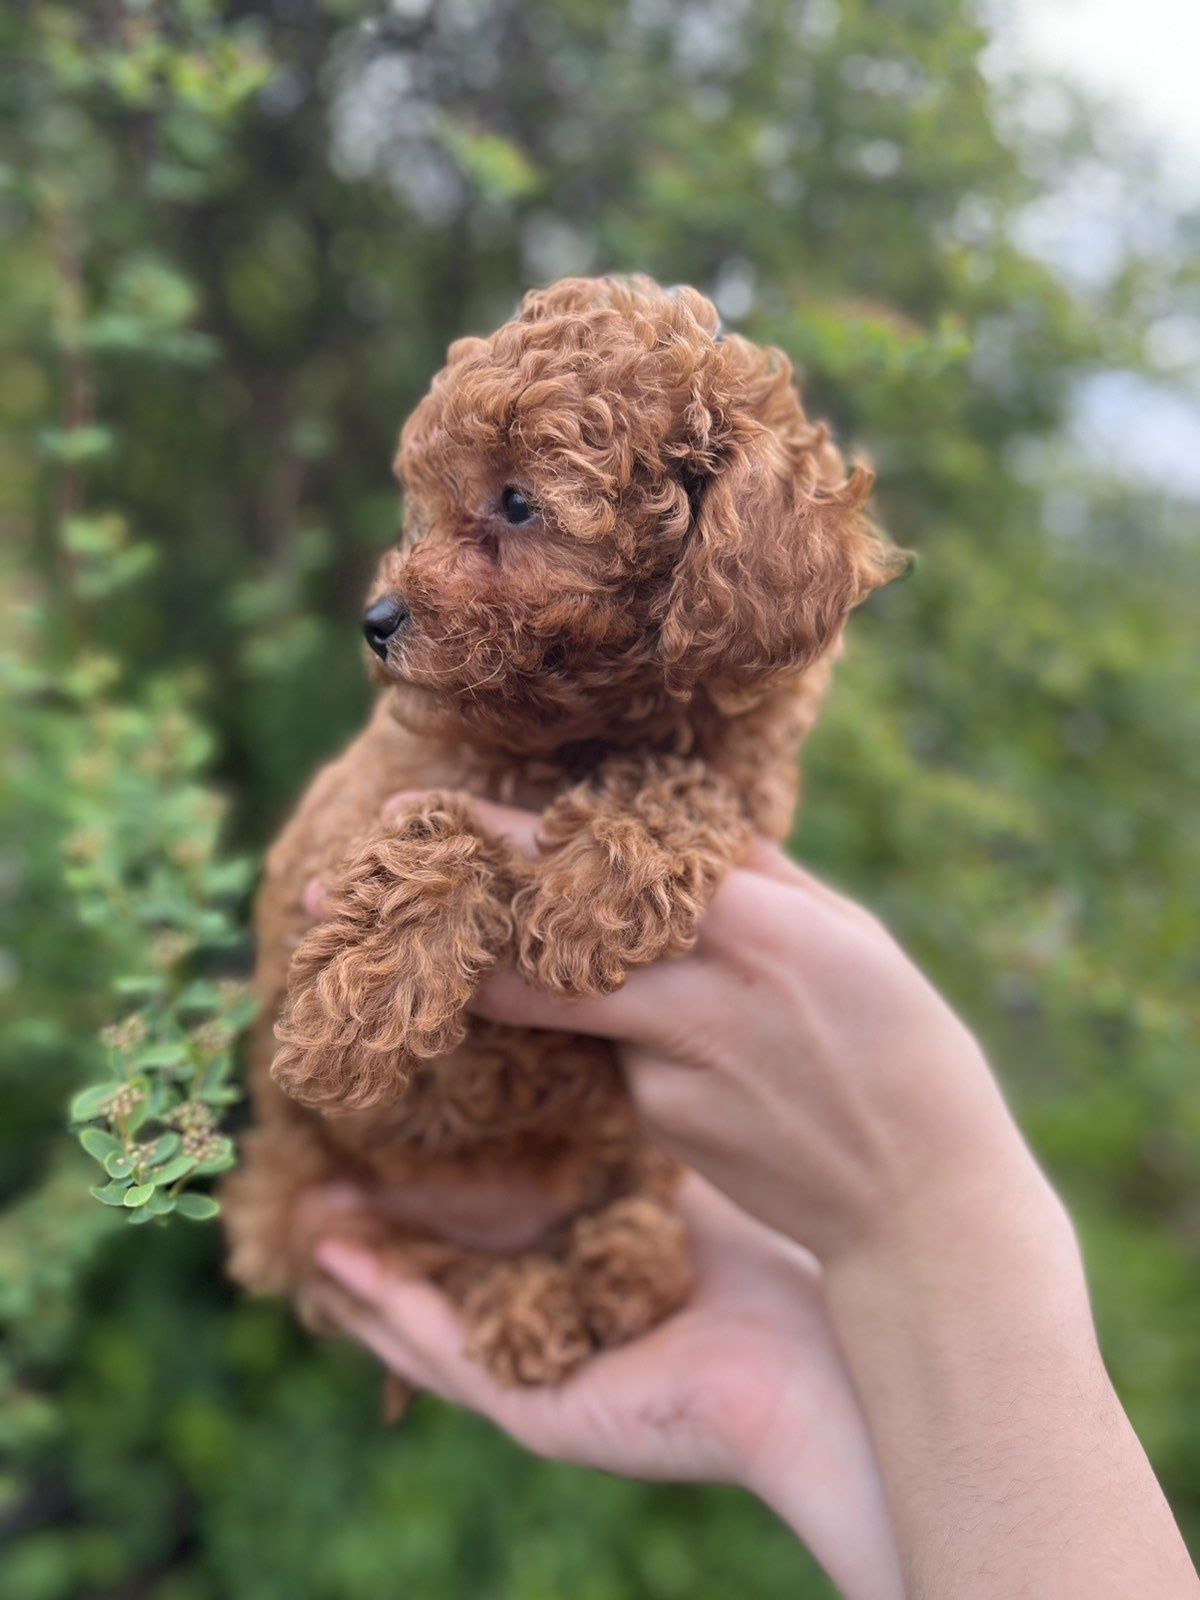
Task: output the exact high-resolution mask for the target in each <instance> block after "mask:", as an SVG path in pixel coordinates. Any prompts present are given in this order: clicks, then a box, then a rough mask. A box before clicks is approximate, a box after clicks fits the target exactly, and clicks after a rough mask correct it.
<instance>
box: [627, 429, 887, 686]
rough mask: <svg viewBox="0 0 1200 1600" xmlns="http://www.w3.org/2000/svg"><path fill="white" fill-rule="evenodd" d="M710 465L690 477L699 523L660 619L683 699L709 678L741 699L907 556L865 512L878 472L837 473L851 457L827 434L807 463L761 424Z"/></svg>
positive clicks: (818, 649) (670, 673)
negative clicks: (889, 542) (844, 457)
mask: <svg viewBox="0 0 1200 1600" xmlns="http://www.w3.org/2000/svg"><path fill="white" fill-rule="evenodd" d="M708 460H709V462H710V463H711V466H710V469H709V470H708V471H707V472H706V473H703V474H702V475H701V476H699V477H697V478H693V479H692V480H691V481H690V482H689V484H688V488H689V498H690V500H691V503H692V507H693V511H692V521H691V526H690V527H689V529H688V532H687V534H686V536H685V538H684V542H683V546H682V549H681V551H680V554H679V557H678V559H677V561H676V564H675V568H674V571H673V573H672V576H671V579H670V581H669V584H668V587H667V589H666V592H665V594H664V597H663V605H662V617H661V623H660V633H659V648H660V652H661V658H662V662H663V666H664V669H665V673H666V678H667V684H668V687H669V689H670V690H671V692H672V693H673V694H675V695H677V696H679V697H680V698H682V699H686V698H688V697H689V696H690V695H691V693H692V692H693V690H694V689H695V688H696V686H697V685H698V684H699V683H701V682H704V683H706V685H708V686H709V687H710V688H713V689H716V690H717V691H718V692H721V691H723V692H725V693H729V692H732V693H733V695H734V696H737V695H738V694H740V693H743V692H745V691H746V690H748V689H750V688H752V687H753V685H754V684H755V683H757V682H760V681H761V680H763V679H764V678H768V677H770V676H772V675H773V674H775V673H780V672H786V671H790V670H795V669H798V668H801V667H804V666H806V665H808V663H809V662H811V661H814V660H816V658H817V657H818V656H820V655H822V654H823V653H824V652H825V651H826V650H827V649H829V647H830V646H831V645H832V644H834V643H835V641H836V639H837V637H838V634H839V633H840V631H841V628H842V624H843V623H844V622H845V620H846V617H847V616H848V614H849V613H850V611H852V610H853V608H854V607H855V606H856V605H858V604H859V603H860V601H862V600H865V599H866V597H867V595H869V594H870V593H871V591H872V590H873V589H876V588H878V587H879V586H880V585H881V584H884V583H887V582H888V581H889V580H890V579H891V578H893V577H895V576H897V574H898V572H899V571H900V570H902V568H903V565H904V559H905V558H904V557H903V555H902V554H901V553H900V552H898V551H895V550H893V549H891V548H890V547H889V546H888V545H887V544H886V543H885V542H884V541H883V540H882V538H881V537H880V536H879V534H878V533H877V532H876V531H875V529H874V528H873V527H872V525H871V523H870V521H869V520H868V518H867V516H866V514H865V512H864V509H863V506H864V502H865V501H866V498H867V496H868V494H869V493H870V490H871V485H872V482H873V481H874V480H873V475H872V473H871V472H870V471H868V470H867V469H865V468H856V469H855V470H854V471H853V472H852V473H851V474H850V476H849V477H845V476H843V475H842V473H841V472H840V470H835V471H830V470H829V469H830V466H831V464H836V467H837V468H839V469H840V464H841V462H840V457H839V456H838V455H837V453H836V451H834V450H833V447H832V446H831V445H829V444H828V443H827V441H826V440H825V437H824V434H823V431H821V430H815V429H814V430H812V448H811V450H810V451H808V452H806V453H804V454H802V455H801V456H800V457H799V458H797V457H796V455H795V454H794V452H789V451H788V450H786V449H784V447H783V445H782V444H781V441H780V440H779V438H778V437H777V436H776V434H775V432H774V431H773V430H772V429H771V428H769V427H767V426H765V425H757V424H755V425H753V426H751V427H750V428H746V429H742V430H739V437H738V438H736V439H735V440H732V441H730V442H727V443H726V444H725V445H724V446H723V447H722V448H721V449H720V451H719V452H718V453H717V455H716V459H715V461H714V459H713V455H712V453H711V452H709V453H708Z"/></svg>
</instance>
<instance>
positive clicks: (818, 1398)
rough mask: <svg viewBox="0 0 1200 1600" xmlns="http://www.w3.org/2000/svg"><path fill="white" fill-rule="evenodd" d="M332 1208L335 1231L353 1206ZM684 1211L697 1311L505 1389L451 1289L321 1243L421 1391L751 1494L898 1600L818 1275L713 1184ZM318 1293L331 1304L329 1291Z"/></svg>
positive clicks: (557, 1445)
mask: <svg viewBox="0 0 1200 1600" xmlns="http://www.w3.org/2000/svg"><path fill="white" fill-rule="evenodd" d="M397 1200H399V1197H397ZM324 1203H325V1205H326V1208H327V1212H328V1216H327V1220H328V1221H329V1222H334V1221H336V1217H337V1216H338V1215H339V1214H340V1212H341V1211H342V1210H344V1207H345V1204H346V1197H345V1196H344V1195H338V1196H330V1197H328V1198H327V1199H326V1201H325V1202H324ZM321 1206H322V1196H321V1194H320V1192H318V1193H317V1194H315V1195H313V1196H310V1197H309V1198H308V1200H307V1201H306V1210H307V1212H308V1218H309V1225H310V1226H312V1227H313V1228H314V1229H315V1230H317V1231H318V1232H319V1231H320V1227H321ZM681 1210H682V1212H683V1215H684V1216H685V1218H686V1220H687V1222H688V1225H689V1228H690V1231H691V1233H692V1243H693V1252H694V1260H695V1266H696V1271H697V1283H696V1289H695V1292H694V1294H693V1297H692V1299H691V1300H690V1301H689V1303H688V1305H687V1306H686V1307H685V1308H684V1309H683V1310H682V1311H680V1312H678V1313H677V1314H676V1315H675V1316H673V1317H671V1318H670V1319H669V1320H668V1321H666V1322H664V1323H662V1324H660V1325H659V1327H657V1328H655V1329H653V1330H652V1331H651V1332H649V1333H647V1334H645V1335H643V1336H642V1337H641V1338H639V1339H637V1340H635V1341H634V1342H633V1343H631V1344H628V1345H624V1346H620V1347H618V1348H616V1349H613V1350H608V1351H605V1352H603V1353H602V1354H599V1355H597V1356H595V1357H594V1358H593V1359H592V1360H591V1361H589V1362H588V1363H587V1365H586V1366H585V1367H584V1368H583V1370H582V1371H581V1372H579V1373H578V1374H576V1375H575V1376H573V1377H571V1378H569V1379H568V1380H567V1381H566V1382H565V1383H563V1384H562V1385H560V1386H558V1387H554V1388H537V1389H509V1388H503V1387H501V1386H500V1385H499V1384H498V1383H496V1382H495V1380H494V1379H492V1378H491V1377H490V1376H489V1375H488V1374H487V1373H486V1372H485V1371H484V1369H483V1368H482V1367H480V1366H479V1365H477V1364H476V1363H475V1362H474V1361H471V1360H469V1359H468V1358H467V1357H466V1356H465V1355H464V1354H463V1353H462V1345H463V1339H462V1332H461V1329H460V1327H459V1325H458V1321H457V1317H456V1315H455V1312H454V1310H453V1308H452V1307H451V1305H450V1304H449V1302H448V1301H447V1300H446V1299H445V1297H444V1296H443V1295H441V1294H440V1293H439V1292H438V1291H437V1290H436V1289H434V1288H432V1287H431V1286H430V1285H428V1284H427V1283H423V1282H417V1281H414V1280H412V1279H406V1278H402V1277H399V1276H397V1275H396V1274H395V1273H393V1272H389V1271H388V1269H387V1268H386V1267H385V1266H384V1265H383V1264H382V1263H381V1262H380V1261H378V1260H377V1259H376V1258H375V1257H374V1256H372V1255H371V1254H370V1253H369V1252H367V1251H365V1250H364V1249H362V1248H361V1247H357V1246H350V1245H348V1244H346V1243H345V1242H344V1241H342V1240H339V1239H335V1238H328V1239H326V1240H325V1242H324V1243H323V1244H321V1245H319V1246H318V1247H317V1251H316V1257H317V1260H318V1262H319V1264H320V1266H321V1268H322V1269H323V1271H324V1272H325V1273H326V1274H327V1275H328V1283H327V1285H326V1288H325V1292H324V1299H323V1304H324V1309H325V1312H326V1315H327V1316H328V1317H330V1318H331V1319H332V1320H333V1321H335V1322H336V1323H338V1324H339V1325H340V1326H341V1327H342V1328H343V1329H344V1330H345V1332H346V1333H347V1334H349V1335H350V1336H351V1337H352V1338H354V1339H356V1340H358V1342H359V1343H361V1344H363V1345H365V1346H366V1347H367V1348H368V1349H370V1350H372V1351H374V1353H375V1354H376V1355H377V1356H378V1357H379V1358H380V1359H381V1360H382V1361H383V1362H384V1363H385V1365H386V1366H388V1367H389V1368H390V1369H391V1370H392V1371H393V1372H395V1373H398V1374H399V1375H400V1376H401V1377H402V1378H404V1379H405V1380H406V1381H407V1382H409V1383H411V1384H413V1385H414V1386H416V1387H418V1388H421V1389H425V1390H429V1391H431V1392H432V1393H434V1394H437V1395H440V1396H441V1397H442V1398H443V1399H446V1400H451V1401H453V1402H455V1403H456V1404H458V1405H463V1406H467V1407H469V1408H470V1409H471V1410H473V1411H477V1412H480V1413H481V1414H482V1415H484V1416H486V1417H488V1418H490V1419H491V1421H493V1422H495V1423H496V1424H497V1425H498V1426H500V1427H502V1428H503V1429H505V1431H506V1432H508V1433H510V1434H511V1435H512V1436H513V1437H514V1438H515V1439H517V1440H518V1441H519V1442H520V1443H522V1444H524V1445H525V1446H526V1447H527V1448H528V1449H530V1450H533V1451H535V1452H536V1453H537V1454H539V1455H542V1456H547V1457H550V1458H552V1459H555V1460H560V1461H571V1462H575V1463H578V1464H580V1465H586V1466H592V1467H598V1468H601V1469H602V1470H604V1471H607V1472H617V1473H621V1474H622V1475H624V1476H627V1477H636V1478H668V1479H673V1480H676V1481H680V1480H690V1481H697V1482H724V1483H735V1484H740V1485H742V1486H743V1487H745V1488H747V1489H750V1490H751V1491H752V1492H754V1493H757V1494H758V1495H759V1496H760V1497H761V1498H762V1499H764V1500H765V1501H766V1502H767V1503H768V1504H770V1505H771V1506H773V1507H774V1509H775V1510H776V1511H777V1512H778V1513H779V1514H780V1515H781V1516H782V1517H783V1518H784V1519H785V1520H786V1521H787V1522H788V1523H789V1524H790V1525H791V1526H792V1528H793V1529H794V1530H795V1532H796V1533H797V1535H798V1536H799V1537H800V1538H801V1539H802V1540H803V1541H804V1543H805V1544H806V1545H807V1546H808V1547H809V1549H810V1550H811V1551H812V1553H813V1555H814V1556H815V1558H816V1559H817V1560H818V1561H819V1562H821V1564H822V1565H823V1566H824V1567H825V1569H826V1571H827V1572H828V1573H829V1574H830V1576H831V1578H832V1579H833V1581H834V1582H835V1583H836V1584H838V1585H839V1587H840V1588H841V1590H842V1592H843V1593H844V1594H846V1595H847V1596H850V1597H860V1596H861V1597H869V1600H875V1597H894V1596H899V1595H900V1594H901V1593H902V1589H901V1586H900V1579H899V1569H898V1565H897V1560H896V1554H895V1547H894V1543H893V1540H892V1535H891V1531H890V1528H889V1525H888V1521H887V1513H886V1509H885V1506H884V1499H883V1490H882V1486H881V1484H880V1478H879V1472H878V1469H877V1467H876V1464H875V1459H874V1455H873V1453H872V1449H871V1444H870V1440H869V1437H868V1435H867V1430H866V1425H865V1423H864V1421H863V1417H862V1412H861V1410H860V1408H859V1405H858V1401H857V1399H856V1397H855V1393H854V1388H853V1385H852V1383H851V1381H850V1378H849V1375H848V1373H847V1371H846V1367H845V1363H844V1362H843V1360H842V1356H841V1353H840V1351H839V1349H838V1346H837V1341H836V1339H835V1338H834V1335H833V1332H832V1329H831V1328H830V1325H829V1320H828V1317H827V1315H826V1311H825V1305H824V1298H823V1292H822V1283H821V1274H820V1270H819V1268H818V1267H817V1266H816V1263H815V1262H814V1261H813V1259H812V1258H811V1256H809V1255H808V1254H807V1253H806V1252H805V1251H803V1250H801V1249H799V1248H798V1247H797V1246H795V1245H793V1244H791V1243H790V1242H789V1241H787V1240H784V1239H782V1238H780V1237H779V1236H778V1235H777V1234H773V1233H772V1232H770V1230H768V1229H766V1228H764V1227H762V1226H761V1225H760V1224H758V1223H755V1222H753V1221H751V1220H750V1219H749V1218H747V1217H745V1216H743V1215H741V1214H740V1213H739V1212H738V1211H737V1210H736V1209H735V1208H734V1207H733V1206H731V1205H730V1204H729V1202H728V1201H726V1200H725V1199H723V1198H722V1197H721V1196H720V1195H718V1194H717V1193H716V1192H715V1191H714V1190H713V1189H712V1188H711V1187H710V1186H708V1185H707V1184H705V1183H703V1182H702V1181H701V1180H700V1179H698V1178H695V1177H689V1178H688V1180H687V1181H686V1183H685V1185H684V1188H683V1191H682V1194H681ZM329 1285H333V1286H335V1288H333V1289H331V1288H330V1287H329ZM314 1292H315V1294H316V1295H317V1297H318V1299H319V1300H320V1299H321V1297H322V1288H321V1286H320V1284H318V1286H317V1287H316V1289H315V1291H314Z"/></svg>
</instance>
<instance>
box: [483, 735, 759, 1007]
mask: <svg viewBox="0 0 1200 1600" xmlns="http://www.w3.org/2000/svg"><path fill="white" fill-rule="evenodd" d="M748 841H749V826H748V823H747V820H746V816H745V812H744V810H743V807H742V805H741V802H740V801H739V799H738V797H737V795H736V793H735V792H734V790H733V789H732V787H731V786H730V785H729V784H728V783H727V782H726V780H724V779H723V778H721V777H719V776H718V775H716V774H714V773H713V772H711V771H710V770H709V769H708V768H707V767H706V766H705V765H704V764H703V763H702V762H700V761H685V760H683V759H681V758H678V757H662V758H656V759H654V760H650V761H638V760H636V759H633V758H620V759H615V760H612V761H609V762H606V763H605V764H604V766H602V767H601V769H600V772H599V774H598V775H597V778H596V780H595V781H594V782H589V783H585V784H580V785H579V786H578V787H576V788H574V789H571V790H569V791H568V792H567V793H566V794H564V795H562V796H561V797H560V798H559V799H558V800H557V801H555V803H554V804H553V805H552V806H551V807H550V808H549V810H548V811H547V812H546V813H545V815H544V817H543V819H542V832H541V844H542V850H543V859H542V861H541V862H540V863H538V864H536V865H535V867H534V871H533V875H532V877H531V878H530V880H529V882H528V883H527V885H526V886H525V887H524V888H523V889H522V890H521V891H520V892H519V893H518V895H517V896H516V899H515V901H514V907H513V909H514V913H515V915H516V920H517V929H518V934H517V939H518V944H517V955H518V965H519V966H520V969H521V971H522V972H523V973H524V974H525V976H526V977H527V978H528V979H529V980H530V982H531V983H533V984H535V985H536V986H537V987H538V988H541V989H547V990H549V991H551V992H552V993H558V994H563V995H595V994H607V993H609V992H610V991H611V990H613V989H617V988H619V987H620V985H621V984H622V983H623V982H624V981H625V975H626V973H627V972H628V971H629V969H630V968H631V967H639V966H645V965H647V964H648V963H649V962H651V961H656V960H658V958H659V957H660V956H664V955H673V954H677V953H679V952H681V951H684V950H687V949H689V948H690V947H691V945H692V944H693V942H694V941H695V937H696V929H697V926H698V924H699V921H700V917H701V914H702V913H703V911H704V910H705V908H706V906H707V905H708V903H709V901H710V900H711V898H712V896H713V894H714V892H715V891H716V888H717V885H718V884H719V883H720V881H721V879H722V877H723V876H724V874H725V872H726V870H727V869H728V867H729V866H730V865H731V864H732V863H733V862H734V861H735V860H736V859H737V858H738V857H739V855H740V854H741V853H742V852H743V851H744V849H745V847H746V845H747V843H748Z"/></svg>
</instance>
